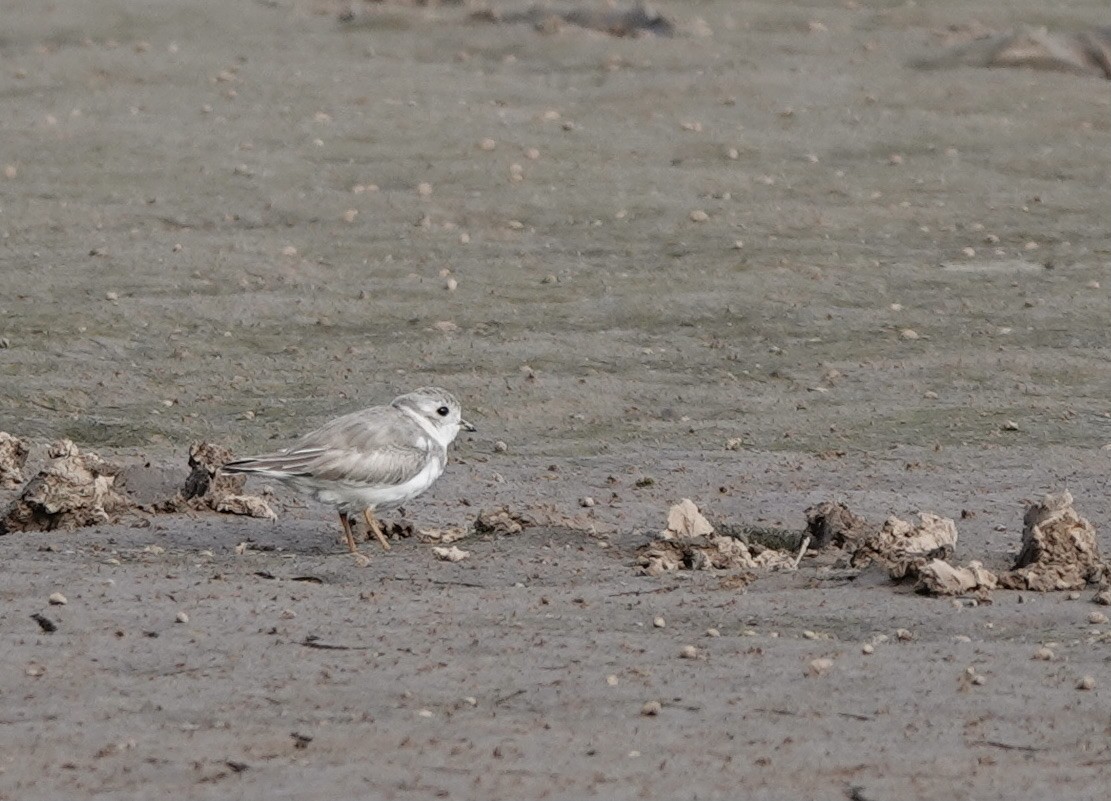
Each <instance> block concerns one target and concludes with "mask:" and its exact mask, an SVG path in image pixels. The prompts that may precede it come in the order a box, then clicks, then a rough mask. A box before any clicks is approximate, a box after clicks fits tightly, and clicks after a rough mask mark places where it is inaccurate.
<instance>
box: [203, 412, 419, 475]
mask: <svg viewBox="0 0 1111 801" xmlns="http://www.w3.org/2000/svg"><path fill="white" fill-rule="evenodd" d="M436 457H437V454H436V448H435V443H433V442H432V441H430V440H429V438H428V437H427V435H425V433H424V432H423V431H422V430H421V429H420V427H419V426H418V425H417V424H416V423H414V422H413V421H412V420H409V419H408V418H407V417H405V416H404V415H403V414H402V413H400V412H398V410H397V409H394V408H392V407H388V406H376V407H373V408H370V409H364V410H362V411H360V412H353V413H351V414H348V415H345V416H343V417H338V418H336V419H335V420H332V421H330V422H328V423H326V424H325V425H323V426H321V427H320V428H318V429H317V430H316V431H312V432H310V433H308V434H306V435H305V436H303V437H302V438H301V439H300V440H298V441H297V442H296V443H295V444H294V445H293V446H292V447H290V448H288V449H286V450H284V451H279V452H278V453H271V454H266V455H264V456H255V457H252V458H250V459H240V460H239V461H235V462H231V463H229V464H227V465H225V466H224V467H225V469H226V470H228V472H233V473H264V474H265V473H269V474H271V475H274V476H279V475H284V476H289V477H292V476H301V477H305V478H312V479H317V480H321V481H336V482H340V483H344V484H352V485H356V486H360V487H374V486H390V485H394V484H403V483H404V482H406V481H408V480H409V479H411V478H413V477H414V476H416V475H417V474H418V473H420V471H421V470H423V469H424V468H425V467H426V466H427V465H428V460H429V458H436Z"/></svg>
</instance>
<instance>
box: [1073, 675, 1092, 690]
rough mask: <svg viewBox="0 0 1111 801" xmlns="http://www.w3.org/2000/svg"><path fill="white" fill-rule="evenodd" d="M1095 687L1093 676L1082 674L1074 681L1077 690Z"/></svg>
mask: <svg viewBox="0 0 1111 801" xmlns="http://www.w3.org/2000/svg"><path fill="white" fill-rule="evenodd" d="M1095 688H1096V679H1095V676H1084V677H1083V678H1081V679H1080V681H1078V682H1077V683H1076V689H1078V690H1094V689H1095Z"/></svg>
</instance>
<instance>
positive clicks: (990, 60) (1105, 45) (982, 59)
mask: <svg viewBox="0 0 1111 801" xmlns="http://www.w3.org/2000/svg"><path fill="white" fill-rule="evenodd" d="M911 66H912V67H917V68H918V69H943V68H949V67H1027V68H1031V69H1039V70H1054V71H1058V72H1075V73H1078V74H1086V75H1096V76H1099V77H1102V78H1111V26H1105V27H1097V28H1093V29H1091V30H1088V31H1081V32H1078V33H1051V32H1050V31H1048V30H1046V29H1045V28H1043V27H1032V26H1026V25H1024V26H1021V27H1019V28H1016V29H1015V30H1013V31H1010V32H1008V33H1003V34H999V35H995V36H990V35H989V36H985V37H982V38H978V39H976V40H975V41H972V42H969V43H967V44H962V45H957V46H955V47H950V48H949V49H947V50H946V51H945V52H943V53H941V54H939V55H936V56H932V57H929V58H923V59H919V60H917V61H913V62H911Z"/></svg>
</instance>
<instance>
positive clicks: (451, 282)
mask: <svg viewBox="0 0 1111 801" xmlns="http://www.w3.org/2000/svg"><path fill="white" fill-rule="evenodd" d="M458 288H459V282H458V281H456V280H455V279H454V278H449V279H447V280H446V281H444V289H446V290H447V291H448V292H454V291H455V290H456V289H458Z"/></svg>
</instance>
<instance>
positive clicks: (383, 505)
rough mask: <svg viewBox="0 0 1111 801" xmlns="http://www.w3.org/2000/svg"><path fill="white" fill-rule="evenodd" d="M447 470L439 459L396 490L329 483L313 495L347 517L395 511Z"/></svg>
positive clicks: (395, 487)
mask: <svg viewBox="0 0 1111 801" xmlns="http://www.w3.org/2000/svg"><path fill="white" fill-rule="evenodd" d="M444 466H445V465H444V461H442V460H440V459H429V461H428V464H427V465H425V467H424V469H423V470H421V471H420V472H419V473H417V474H416V475H415V476H413V477H412V478H411V479H409V480H408V481H406V482H404V483H403V484H395V485H393V486H382V485H379V486H376V487H357V486H352V485H343V484H336V483H329V485H328V486H326V487H322V486H319V485H318V486H314V487H312V488H311V491H312V494H313V495H314V496H315V497H316V499H317V500H318V501H320V502H322V503H328V504H332V505H333V506H337V507H339V509H340V511H343V512H346V513H353V512H361V511H362V510H363V509H371V510H374V511H380V510H388V509H396V508H397V507H398V506H401V505H402V504H403V503H405V502H406V501H408V500H411V499H413V498H415V497H417V496H418V495H420V494H421V493H422V492H424V491H425V490H427V489H428V488H429V487H431V486H432V485H433V484H434V483H435V481H436V479H438V478H439V477H440V476H441V475H442V474H443V472H444Z"/></svg>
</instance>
